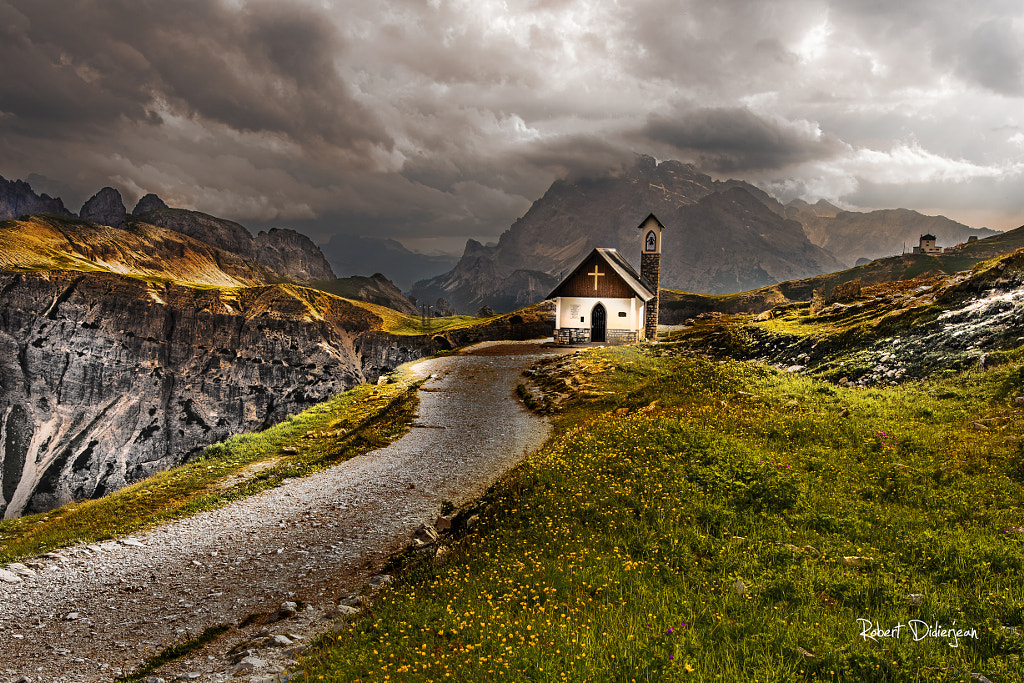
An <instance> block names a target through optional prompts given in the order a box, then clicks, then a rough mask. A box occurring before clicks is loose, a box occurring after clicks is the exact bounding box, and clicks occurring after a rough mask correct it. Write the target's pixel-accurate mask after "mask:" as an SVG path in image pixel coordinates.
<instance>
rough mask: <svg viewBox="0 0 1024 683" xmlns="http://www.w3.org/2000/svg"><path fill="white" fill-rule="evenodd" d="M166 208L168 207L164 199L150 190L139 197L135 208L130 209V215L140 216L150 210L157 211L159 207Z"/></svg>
mask: <svg viewBox="0 0 1024 683" xmlns="http://www.w3.org/2000/svg"><path fill="white" fill-rule="evenodd" d="M166 208H168V206H167V204H165V203H164V200H162V199H160V197H158V196H156V195H155V194H153V193H152V192H150V193H149V194H147V195H146V196H145V197H143V198H142V199H140V200H139V203H138V204H136V205H135V208H134V209H132V215H133V216H141V215H142V214H144V213H149V212H150V211H158V210H159V209H166Z"/></svg>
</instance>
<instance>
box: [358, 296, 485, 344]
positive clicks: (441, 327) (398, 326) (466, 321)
mask: <svg viewBox="0 0 1024 683" xmlns="http://www.w3.org/2000/svg"><path fill="white" fill-rule="evenodd" d="M352 303H354V304H356V305H357V306H361V307H363V308H365V309H366V310H368V311H370V312H371V313H374V314H376V315H378V316H380V318H381V319H382V320H383V321H384V324H383V327H384V331H385V332H390V333H391V334H397V335H403V336H409V335H419V334H439V333H441V332H447V331H449V330H457V329H462V328H465V327H472V326H474V325H479V324H481V323H484V322H487V321H489V320H491V319H492V318H495V317H498V316H491V317H488V318H477V317H475V316H472V315H453V316H448V317H446V318H427V317H421V316H415V315H407V314H405V313H399V312H398V311H396V310H394V309H391V308H387V307H385V306H380V305H378V304H372V303H369V302H366V301H352Z"/></svg>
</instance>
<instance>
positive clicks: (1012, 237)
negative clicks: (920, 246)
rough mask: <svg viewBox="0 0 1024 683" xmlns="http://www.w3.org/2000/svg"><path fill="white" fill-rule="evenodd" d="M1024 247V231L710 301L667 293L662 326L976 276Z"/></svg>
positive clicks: (883, 259) (682, 293)
mask: <svg viewBox="0 0 1024 683" xmlns="http://www.w3.org/2000/svg"><path fill="white" fill-rule="evenodd" d="M1021 247H1024V227H1021V228H1017V229H1016V230H1010V231H1008V232H1005V233H1000V234H998V235H994V236H992V237H989V238H986V239H983V240H978V241H976V242H971V243H970V244H968V245H966V246H964V247H963V248H962V249H960V250H959V251H956V252H950V253H945V254H904V255H902V256H891V257H889V258H882V259H877V260H874V261H871V262H870V263H866V264H864V265H862V266H857V267H855V268H848V269H847V270H842V271H839V272H836V273H828V274H825V275H818V276H815V277H811V278H804V279H801V280H790V281H787V282H782V283H779V284H777V285H771V286H768V287H762V288H760V289H755V290H750V291H747V292H738V293H736V294H723V295H715V296H708V295H703V294H692V293H690V292H680V291H676V290H662V296H661V306H660V309H659V310H660V312H661V318H662V323H663V324H667V325H674V324H679V323H682V322H683V321H684V320H686V319H687V318H692V317H695V316H697V315H700V314H701V313H707V312H712V311H717V312H720V313H760V312H761V311H766V310H768V309H770V308H772V307H773V306H778V305H781V304H786V303H794V302H799V301H810V299H811V294H812V292H813V291H814V290H815V289H818V290H821V291H822V292H823V293H825V294H826V295H827V294H828V293H830V292H831V291H832V290H833V289H834V288H835V287H836V286H837V285H841V284H843V283H846V282H851V281H853V280H861V282H862V283H863V284H864V285H865V286H867V285H874V284H883V283H888V282H897V281H904V280H912V279H915V278H917V279H928V278H932V277H937V276H942V275H952V274H954V273H957V272H960V271H964V270H970V269H971V268H973V267H974V266H975V265H977V264H978V263H981V262H983V261H985V260H988V259H992V258H995V257H998V256H1001V255H1005V254H1010V253H1012V252H1014V251H1016V250H1017V249H1020V248H1021Z"/></svg>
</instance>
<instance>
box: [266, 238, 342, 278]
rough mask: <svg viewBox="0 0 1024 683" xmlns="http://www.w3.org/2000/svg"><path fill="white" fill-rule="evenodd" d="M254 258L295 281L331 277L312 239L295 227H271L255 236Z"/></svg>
mask: <svg viewBox="0 0 1024 683" xmlns="http://www.w3.org/2000/svg"><path fill="white" fill-rule="evenodd" d="M255 245H256V261H257V262H258V263H261V264H263V265H265V266H267V267H268V268H271V269H273V270H274V271H276V272H278V273H282V274H286V275H288V276H290V277H293V278H295V279H297V280H303V281H306V282H310V281H313V280H333V279H334V271H333V270H331V264H329V263H328V262H327V259H326V258H324V255H323V252H321V251H320V247H318V246H316V244H315V243H314V242H313V240H311V239H309V238H308V237H306V236H305V235H303V234H302V233H299V232H295V231H294V230H288V229H281V228H271V230H270V231H269V232H260V234H258V235H256V240H255Z"/></svg>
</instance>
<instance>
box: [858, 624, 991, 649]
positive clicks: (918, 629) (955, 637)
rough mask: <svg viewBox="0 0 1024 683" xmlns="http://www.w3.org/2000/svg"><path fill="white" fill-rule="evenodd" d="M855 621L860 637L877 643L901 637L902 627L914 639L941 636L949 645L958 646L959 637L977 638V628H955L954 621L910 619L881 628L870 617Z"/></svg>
mask: <svg viewBox="0 0 1024 683" xmlns="http://www.w3.org/2000/svg"><path fill="white" fill-rule="evenodd" d="M857 623H858V624H860V637H861V638H863V639H864V641H865V642H867V641H868V640H869V639H870V640H873V641H875V642H876V643H877V642H878V640H879V638H896V639H899V638H902V637H903V630H904V629H906V631H907V632H908V633H909V634H910V635H911V637H912V638H913V639H914V640H915V641H918V640H924V639H925V638H942V639H944V640H946V644H947V645H949V646H950V647H960V640H961V639H967V638H972V639H974V640H977V639H978V629H976V628H957V626H956V622H955V621H954V622H953V624H952V625H951V626H943V625H942V624H940V623H939V622H938V621H936V622H934V623H932V624H929V623H928V622H927V621H922V620H921V619H911V620H910V621H908V622H906V623H900V624H896V625H895V626H892V627H891V628H881V627H880V626H879V625H878V622H877V621H874V622H873V621H871V620H870V619H858V620H857Z"/></svg>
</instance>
